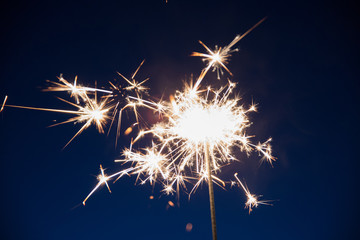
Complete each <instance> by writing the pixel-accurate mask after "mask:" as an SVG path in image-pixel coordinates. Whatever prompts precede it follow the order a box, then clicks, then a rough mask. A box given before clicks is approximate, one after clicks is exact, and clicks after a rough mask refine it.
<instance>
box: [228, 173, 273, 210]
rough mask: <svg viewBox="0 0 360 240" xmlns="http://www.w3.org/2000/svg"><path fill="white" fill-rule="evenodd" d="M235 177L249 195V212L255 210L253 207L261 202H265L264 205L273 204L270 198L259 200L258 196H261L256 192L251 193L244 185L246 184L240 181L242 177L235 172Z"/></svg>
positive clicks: (247, 202) (246, 206)
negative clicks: (255, 193)
mask: <svg viewBox="0 0 360 240" xmlns="http://www.w3.org/2000/svg"><path fill="white" fill-rule="evenodd" d="M234 177H235V178H236V180H237V181H238V183H239V185H240V186H241V188H242V189H243V190H244V192H245V195H246V197H247V201H246V203H245V208H248V209H249V214H250V213H251V211H252V210H253V208H256V207H258V206H259V204H263V205H271V204H270V203H269V201H268V200H262V201H260V200H258V197H261V196H256V195H254V194H251V193H250V191H249V189H248V187H246V186H244V184H243V183H242V182H241V181H240V179H239V178H238V177H237V173H235V174H234Z"/></svg>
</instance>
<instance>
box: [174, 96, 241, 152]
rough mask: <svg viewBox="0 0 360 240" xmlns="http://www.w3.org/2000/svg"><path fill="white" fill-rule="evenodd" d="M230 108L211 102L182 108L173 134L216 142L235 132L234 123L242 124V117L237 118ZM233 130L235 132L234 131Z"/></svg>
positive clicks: (195, 139)
mask: <svg viewBox="0 0 360 240" xmlns="http://www.w3.org/2000/svg"><path fill="white" fill-rule="evenodd" d="M237 117H238V116H236V115H234V114H233V113H232V112H231V109H229V108H226V107H220V106H218V105H216V104H215V105H214V104H211V105H209V106H204V105H203V104H199V103H198V104H196V103H195V104H193V105H191V107H190V108H186V109H184V111H183V112H182V113H181V114H180V115H179V119H177V122H176V124H174V128H173V129H172V130H173V131H174V134H176V135H178V136H179V137H180V138H185V139H188V140H190V141H191V142H194V143H195V144H199V143H203V144H204V143H210V144H211V145H214V144H216V143H217V142H219V141H221V140H222V139H226V138H228V136H231V135H233V134H235V133H236V129H237V128H236V124H240V125H241V124H242V121H243V119H242V118H240V119H239V118H237ZM234 131H235V132H234Z"/></svg>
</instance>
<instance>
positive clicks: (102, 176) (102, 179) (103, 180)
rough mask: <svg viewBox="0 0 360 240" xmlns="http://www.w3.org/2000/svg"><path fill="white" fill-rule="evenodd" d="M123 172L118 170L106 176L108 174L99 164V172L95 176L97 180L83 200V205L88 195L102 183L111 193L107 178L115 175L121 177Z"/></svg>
mask: <svg viewBox="0 0 360 240" xmlns="http://www.w3.org/2000/svg"><path fill="white" fill-rule="evenodd" d="M125 174H126V171H120V172H117V173H115V174H113V175H110V176H108V175H106V174H105V172H104V169H103V167H102V165H101V164H100V174H99V175H98V176H97V179H98V181H99V182H98V183H97V184H96V186H95V187H94V188H93V189H92V190H91V192H90V193H89V194H88V195H87V196H86V198H85V199H84V201H83V205H85V203H86V201H87V200H88V199H89V197H90V196H91V195H92V194H93V193H94V192H95V191H96V190H97V189H98V188H99V187H100V186H101V185H103V184H105V185H106V187H107V189H108V190H109V192H110V193H111V190H110V187H109V185H108V180H110V179H111V178H113V177H116V176H120V177H121V176H123V175H125Z"/></svg>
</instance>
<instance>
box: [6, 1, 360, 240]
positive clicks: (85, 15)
mask: <svg viewBox="0 0 360 240" xmlns="http://www.w3.org/2000/svg"><path fill="white" fill-rule="evenodd" d="M0 13H1V14H0V19H1V22H0V27H1V40H0V41H1V45H0V48H1V55H0V61H1V62H0V64H1V65H0V66H1V71H0V79H1V85H0V86H1V87H0V97H1V98H3V96H5V95H6V94H7V95H9V100H8V104H18V105H26V106H38V107H55V108H67V107H68V106H67V105H66V104H64V103H61V102H59V101H58V100H57V99H56V98H55V97H54V96H55V94H49V93H42V92H41V91H40V89H41V87H44V86H45V85H46V84H45V80H47V79H49V80H56V76H58V75H59V74H60V73H63V74H64V77H65V78H67V79H73V78H74V77H75V75H78V76H79V81H80V82H83V83H86V84H88V85H92V84H93V83H94V82H95V81H97V82H98V85H99V86H107V81H109V80H112V79H114V78H118V77H117V75H116V71H119V72H121V73H123V74H125V75H126V76H129V75H130V74H131V73H132V72H133V71H134V70H135V68H136V67H137V66H138V64H139V63H140V61H141V60H142V59H146V63H145V65H144V67H143V68H142V69H141V71H140V73H139V77H140V78H145V77H148V76H149V77H150V78H151V80H150V81H149V86H150V87H151V94H152V95H153V96H158V97H161V96H162V94H163V95H164V97H165V98H166V97H167V96H168V95H169V94H171V93H173V92H174V91H175V90H176V89H180V88H181V87H182V80H184V79H189V76H190V75H191V74H192V73H193V74H194V75H195V76H197V75H198V74H199V73H200V71H201V69H202V67H203V66H204V65H203V63H202V62H201V61H200V59H199V58H192V57H189V54H190V53H191V52H192V51H203V49H202V47H201V46H200V44H199V43H198V42H197V41H198V40H202V41H204V42H205V43H206V44H207V45H208V46H210V47H214V45H215V44H219V45H220V46H223V45H226V44H228V43H229V42H230V41H231V40H232V39H233V37H234V36H235V35H236V34H238V33H243V32H245V31H246V30H247V29H248V28H250V27H251V26H252V25H253V24H255V23H256V22H257V21H258V20H260V19H261V18H262V17H264V16H268V19H267V20H266V21H265V22H264V23H263V24H262V25H261V26H259V27H258V28H257V29H255V30H254V31H253V32H252V33H251V34H249V35H248V36H247V37H246V38H245V39H243V40H241V42H240V43H239V44H238V46H239V48H240V50H241V51H240V52H239V53H236V54H234V55H233V57H232V58H231V62H230V64H229V68H230V69H231V71H232V72H233V74H234V78H233V80H234V81H236V82H238V91H239V93H240V95H241V96H243V99H244V101H245V103H250V102H251V100H252V99H254V100H255V101H256V102H258V103H259V104H260V105H259V113H257V114H255V115H253V116H252V118H251V119H252V121H253V122H254V125H253V126H252V130H251V132H252V133H254V134H256V135H257V138H256V139H258V140H261V141H262V140H265V139H266V138H267V137H268V136H272V137H273V139H274V142H273V148H274V155H275V156H276V157H277V158H278V160H277V161H276V162H275V164H274V168H271V167H270V166H268V165H267V164H263V165H261V166H260V167H259V166H258V158H257V156H256V154H254V156H252V157H250V158H247V157H245V156H243V157H242V159H243V162H242V163H240V164H235V165H233V169H225V170H224V171H223V173H222V175H221V176H222V177H224V178H230V177H231V176H232V173H233V172H234V171H237V172H239V174H240V176H241V177H243V178H245V179H246V182H247V184H248V186H249V187H250V189H251V190H252V192H254V193H257V194H262V195H264V198H265V199H274V200H278V201H275V202H274V206H272V207H267V206H261V207H259V208H258V209H255V210H254V211H253V213H252V214H251V215H249V214H248V213H247V210H245V209H244V202H245V200H246V199H245V197H244V195H243V193H242V192H241V191H240V189H237V188H234V189H229V190H227V191H224V190H222V189H220V188H218V187H215V200H216V210H217V223H218V238H219V239H356V233H357V232H358V224H357V218H358V216H359V206H358V198H357V197H358V193H357V191H358V189H359V184H358V175H359V174H358V172H359V171H358V169H359V157H358V152H357V151H358V137H357V136H358V134H359V128H358V127H357V126H358V122H359V117H358V109H359V107H358V99H357V96H356V95H357V94H358V92H359V79H358V76H359V71H358V64H359V61H358V59H359V55H358V44H359V36H358V29H359V24H358V22H357V21H358V17H357V16H356V15H357V14H358V11H357V10H356V8H355V4H352V3H351V2H346V1H247V2H240V1H226V0H224V1H220V0H218V1H205V0H204V1H195V0H193V1H184V0H181V1H180V0H169V3H168V4H165V1H163V0H147V1H130V0H129V1H76V2H75V1H70V2H67V1H7V2H3V3H2V6H1V8H0ZM208 76H209V78H208V79H206V81H208V83H211V84H215V85H216V84H218V83H217V81H216V80H214V74H209V75H208ZM58 96H64V95H61V94H59V95H58ZM1 101H2V100H1ZM0 117H1V120H0V128H1V130H0V131H1V148H0V150H1V152H0V163H1V174H0V182H1V205H0V212H1V219H2V224H1V233H0V234H1V237H2V239H37V240H40V239H106V238H108V239H211V228H210V213H209V203H208V192H207V188H206V186H203V187H202V188H201V189H199V190H198V191H197V192H196V194H194V195H193V196H192V198H191V200H190V201H188V200H187V197H186V196H185V195H184V194H183V195H182V196H181V199H180V207H178V206H176V207H173V208H172V207H170V208H168V209H166V206H167V202H168V201H169V200H171V201H173V202H175V203H176V199H175V198H174V197H166V196H161V194H160V192H159V189H158V188H156V187H155V189H154V190H153V188H152V187H151V186H149V185H142V186H134V181H135V178H134V177H132V178H127V177H125V178H123V179H121V180H120V181H118V182H117V183H116V184H114V185H112V186H111V187H112V190H113V194H111V195H110V194H109V193H108V192H107V191H106V189H101V190H100V191H98V192H97V193H96V194H94V196H93V197H92V198H91V199H90V200H89V201H88V203H87V206H86V207H83V206H82V205H81V202H82V200H83V198H84V197H85V196H86V195H87V194H88V192H89V191H90V190H91V188H92V187H93V186H94V185H95V184H96V178H95V177H94V176H95V175H96V174H98V168H99V164H100V163H101V164H103V166H104V167H106V168H107V172H108V173H111V172H114V171H116V170H118V169H120V168H121V167H120V166H119V164H116V163H114V162H113V160H114V159H115V158H116V157H118V156H119V154H120V150H121V148H120V149H117V150H115V149H114V147H113V143H114V136H109V137H106V136H105V135H100V134H98V133H97V132H96V130H95V129H94V128H90V129H88V130H87V131H85V132H84V133H83V134H82V135H80V136H79V137H78V138H76V139H75V140H74V142H73V143H71V145H70V146H69V147H68V148H66V149H65V150H64V151H61V148H62V147H63V146H64V144H65V143H66V142H67V141H68V140H69V139H70V138H71V136H72V135H73V134H75V132H76V131H77V129H78V128H79V126H78V125H75V126H72V125H71V124H68V125H63V126H59V127H56V128H46V126H48V125H51V124H52V123H53V120H55V119H56V120H57V121H61V120H64V119H66V117H67V116H64V115H62V114H56V113H48V112H37V111H29V110H20V109H10V108H7V109H5V111H4V112H3V113H1V115H0ZM130 122H131V120H128V121H127V120H125V121H124V125H125V126H126V124H130ZM124 128H125V127H124ZM129 141H130V139H129V137H122V138H121V144H120V146H121V147H125V146H128V144H129ZM143 143H144V145H146V144H147V143H146V142H143ZM152 194H153V195H154V196H155V199H153V200H150V199H149V196H150V195H152ZM189 222H190V223H192V224H193V230H192V231H191V232H186V231H185V226H186V224H187V223H189Z"/></svg>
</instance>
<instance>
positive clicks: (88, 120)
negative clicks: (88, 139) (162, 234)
mask: <svg viewBox="0 0 360 240" xmlns="http://www.w3.org/2000/svg"><path fill="white" fill-rule="evenodd" d="M58 99H59V100H61V101H63V102H65V103H68V104H70V105H71V106H74V107H76V108H78V110H77V111H75V110H63V109H51V108H38V107H27V106H18V105H4V106H6V107H12V108H22V109H30V110H39V111H47V112H58V113H65V114H74V115H76V116H75V117H72V118H69V119H68V120H65V121H63V122H60V123H56V124H53V125H51V126H50V127H53V126H57V125H61V124H65V123H71V122H77V123H84V124H83V125H82V127H81V128H80V129H79V130H78V132H77V133H76V134H75V135H74V136H73V137H72V138H71V139H70V140H69V141H68V142H67V143H66V145H65V146H64V148H65V147H67V146H68V145H69V144H70V143H71V142H72V141H73V140H74V138H75V137H77V136H78V135H79V134H81V133H82V132H83V131H84V130H85V129H87V128H88V127H90V126H91V125H95V127H96V129H97V130H98V132H99V133H104V126H105V124H106V122H107V120H108V119H109V117H108V115H107V114H108V112H109V111H110V110H111V107H108V106H107V105H108V100H107V98H105V99H102V100H101V101H98V100H97V97H96V94H95V98H94V99H90V98H89V97H88V95H87V94H86V93H84V101H85V103H84V104H75V103H72V102H69V101H67V100H64V99H62V98H58Z"/></svg>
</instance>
